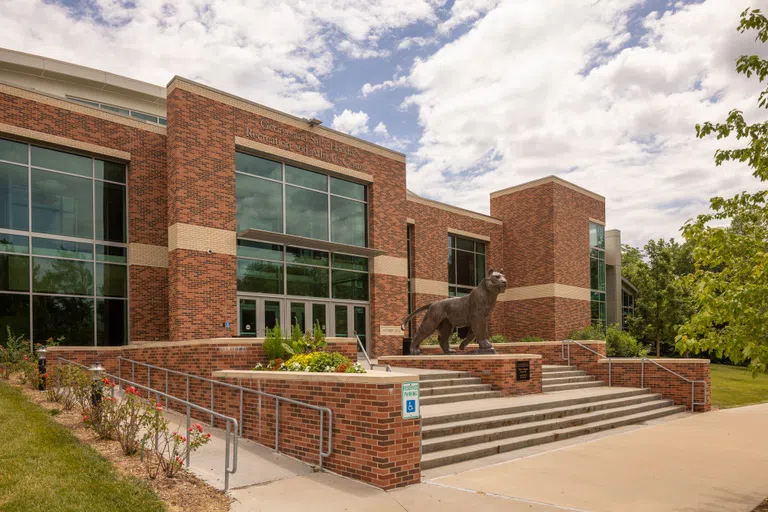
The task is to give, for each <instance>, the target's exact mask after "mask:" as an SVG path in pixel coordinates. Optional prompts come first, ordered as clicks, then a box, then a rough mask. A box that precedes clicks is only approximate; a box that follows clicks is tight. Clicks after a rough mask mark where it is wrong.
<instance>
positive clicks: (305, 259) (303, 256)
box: [285, 247, 328, 267]
mask: <svg viewBox="0 0 768 512" xmlns="http://www.w3.org/2000/svg"><path fill="white" fill-rule="evenodd" d="M285 260H286V261H287V262H288V263H303V264H305V265H320V266H323V267H327V266H328V253H327V252H325V251H315V250H313V249H304V248H302V247H288V249H286V252H285Z"/></svg>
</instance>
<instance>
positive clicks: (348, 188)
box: [331, 178, 366, 201]
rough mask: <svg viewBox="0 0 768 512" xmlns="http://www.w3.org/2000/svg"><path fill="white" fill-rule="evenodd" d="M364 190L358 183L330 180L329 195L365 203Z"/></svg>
mask: <svg viewBox="0 0 768 512" xmlns="http://www.w3.org/2000/svg"><path fill="white" fill-rule="evenodd" d="M365 189H366V187H365V185H360V184H359V183H352V182H351V181H346V180H340V179H339V178H331V194H336V195H338V196H344V197H349V198H351V199H357V200H360V201H365V200H366V197H365V195H366V194H365Z"/></svg>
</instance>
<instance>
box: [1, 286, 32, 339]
mask: <svg viewBox="0 0 768 512" xmlns="http://www.w3.org/2000/svg"><path fill="white" fill-rule="evenodd" d="M27 286H29V285H27ZM6 326H8V327H10V328H11V332H12V333H13V334H14V335H15V336H18V335H22V336H24V337H27V338H29V295H27V294H19V293H0V327H2V328H0V345H5V344H6V343H7V342H8V333H7V330H6Z"/></svg>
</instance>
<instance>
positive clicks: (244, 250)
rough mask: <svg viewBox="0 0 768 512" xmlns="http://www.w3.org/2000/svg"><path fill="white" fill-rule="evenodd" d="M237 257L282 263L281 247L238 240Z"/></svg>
mask: <svg viewBox="0 0 768 512" xmlns="http://www.w3.org/2000/svg"><path fill="white" fill-rule="evenodd" d="M237 255H238V256H243V257H246V258H258V259H261V260H273V261H283V246H282V245H277V244H268V243H265V242H255V241H253V240H243V239H238V240H237Z"/></svg>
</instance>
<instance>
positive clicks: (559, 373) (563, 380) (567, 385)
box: [541, 365, 603, 393]
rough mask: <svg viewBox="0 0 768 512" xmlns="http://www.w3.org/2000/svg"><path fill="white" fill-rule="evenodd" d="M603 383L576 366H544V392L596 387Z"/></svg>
mask: <svg viewBox="0 0 768 512" xmlns="http://www.w3.org/2000/svg"><path fill="white" fill-rule="evenodd" d="M602 385H603V383H602V382H601V381H597V380H595V378H594V377H593V376H591V375H587V372H585V371H582V370H578V369H577V368H576V367H575V366H566V365H563V366H560V365H544V366H542V373H541V390H542V391H543V392H544V393H552V392H556V391H567V390H569V389H582V388H594V387H598V386H602Z"/></svg>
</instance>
